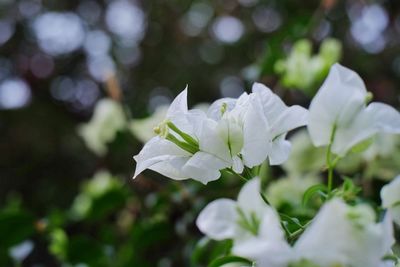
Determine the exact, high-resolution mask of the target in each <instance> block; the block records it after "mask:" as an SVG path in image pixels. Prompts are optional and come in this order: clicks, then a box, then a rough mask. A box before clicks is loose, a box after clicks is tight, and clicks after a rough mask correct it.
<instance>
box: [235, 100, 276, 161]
mask: <svg viewBox="0 0 400 267" xmlns="http://www.w3.org/2000/svg"><path fill="white" fill-rule="evenodd" d="M250 101H251V104H250V105H249V107H248V111H247V113H246V115H245V119H244V125H243V148H242V151H241V154H242V156H243V162H244V164H245V165H246V166H248V167H250V168H251V167H254V166H257V165H260V164H261V163H262V162H263V161H264V160H265V159H266V158H267V156H268V151H269V148H270V142H269V140H270V138H271V136H270V127H269V123H268V121H267V120H266V118H265V116H264V114H263V109H262V106H261V104H260V102H259V100H257V98H255V97H254V96H252V97H251V100H250Z"/></svg>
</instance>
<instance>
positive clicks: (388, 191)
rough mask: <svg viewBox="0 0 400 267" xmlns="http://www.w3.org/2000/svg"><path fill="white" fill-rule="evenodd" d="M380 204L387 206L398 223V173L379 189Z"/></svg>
mask: <svg viewBox="0 0 400 267" xmlns="http://www.w3.org/2000/svg"><path fill="white" fill-rule="evenodd" d="M381 199H382V206H383V207H384V208H387V209H388V210H389V211H390V213H391V214H392V216H393V220H394V221H395V222H396V223H397V224H398V225H400V175H398V176H397V177H396V178H394V180H393V181H391V182H390V183H389V184H387V185H385V186H384V187H383V188H382V190H381Z"/></svg>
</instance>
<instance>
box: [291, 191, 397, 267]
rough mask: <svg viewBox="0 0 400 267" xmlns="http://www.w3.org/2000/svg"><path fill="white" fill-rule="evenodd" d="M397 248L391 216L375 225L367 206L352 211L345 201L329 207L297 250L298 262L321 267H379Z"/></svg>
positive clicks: (317, 218) (330, 202)
mask: <svg viewBox="0 0 400 267" xmlns="http://www.w3.org/2000/svg"><path fill="white" fill-rule="evenodd" d="M393 244H394V238H393V225H392V221H391V218H390V215H386V216H385V218H384V219H383V221H382V222H380V223H375V213H374V211H373V210H372V208H370V207H369V206H367V205H359V206H356V207H350V206H348V205H346V204H345V203H344V202H343V201H342V200H339V199H334V200H331V201H329V202H328V203H326V204H325V205H324V206H323V207H322V209H321V210H320V212H319V213H318V214H317V216H316V217H315V218H314V221H313V222H312V223H311V225H310V226H309V228H307V230H306V231H305V232H304V233H303V235H302V236H301V237H300V239H299V240H298V241H297V242H296V244H295V246H294V250H295V253H296V254H297V258H298V260H300V259H305V260H309V261H311V262H313V263H315V264H317V265H318V266H320V267H331V266H354V267H376V266H379V265H380V264H382V263H383V261H382V258H383V257H384V255H386V254H387V253H388V252H389V251H390V248H391V246H392V245H393Z"/></svg>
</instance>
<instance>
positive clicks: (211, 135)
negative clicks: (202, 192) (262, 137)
mask: <svg viewBox="0 0 400 267" xmlns="http://www.w3.org/2000/svg"><path fill="white" fill-rule="evenodd" d="M214 127H215V125H214V124H213V121H212V120H209V119H207V117H206V115H205V113H204V112H203V111H201V110H188V107H187V89H185V90H184V91H183V92H182V93H180V94H179V95H178V96H177V97H176V98H175V100H174V101H173V102H172V103H171V105H170V107H169V109H168V111H167V114H166V119H165V120H164V122H162V123H161V124H160V125H159V126H158V127H156V131H157V132H158V133H159V136H156V137H153V138H152V139H150V141H149V142H147V143H146V144H145V145H144V147H143V149H142V150H141V151H140V153H139V154H138V155H136V156H135V157H134V159H135V160H136V162H137V165H136V171H135V175H134V177H136V176H137V175H139V174H140V173H141V172H142V171H144V170H145V169H151V170H154V171H156V172H159V173H161V174H163V175H164V176H167V177H169V178H172V179H175V180H184V179H189V178H193V179H195V180H198V181H200V182H202V183H204V184H206V183H208V182H209V181H213V180H216V179H218V178H219V177H220V175H221V173H220V171H219V170H221V169H224V168H226V167H228V166H229V163H228V162H226V161H225V158H219V157H217V156H216V153H215V152H216V151H219V150H222V151H223V150H224V146H225V144H224V143H223V142H222V141H221V138H219V137H218V136H216V134H215V132H214V131H211V130H210V129H213V128H214ZM225 150H226V149H225ZM226 153H228V152H226Z"/></svg>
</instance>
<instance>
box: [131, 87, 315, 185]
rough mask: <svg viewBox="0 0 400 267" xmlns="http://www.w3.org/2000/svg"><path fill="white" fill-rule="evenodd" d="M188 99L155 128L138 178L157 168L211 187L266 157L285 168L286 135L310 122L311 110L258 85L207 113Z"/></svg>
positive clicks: (183, 97) (179, 102) (142, 154)
mask: <svg viewBox="0 0 400 267" xmlns="http://www.w3.org/2000/svg"><path fill="white" fill-rule="evenodd" d="M186 97H187V90H186V89H185V91H184V92H182V93H181V94H180V95H178V96H177V98H176V99H175V100H174V101H173V102H172V104H171V106H170V107H169V109H168V111H167V115H166V119H165V121H164V122H163V123H161V124H160V125H159V126H158V127H157V128H156V129H157V131H158V133H159V135H158V136H157V137H154V138H152V139H150V141H149V142H148V143H146V144H145V146H144V147H143V149H142V151H141V152H140V153H139V154H138V155H137V156H135V157H134V159H135V160H136V162H137V166H136V171H135V177H136V176H137V175H138V174H139V173H141V172H142V171H143V170H145V169H152V170H154V171H157V172H159V173H161V174H163V175H165V176H167V177H170V178H172V179H177V180H182V179H188V178H193V179H195V180H198V181H200V182H202V183H205V184H206V183H207V182H209V181H213V180H216V179H218V178H219V177H220V175H221V174H220V171H221V170H223V169H227V168H228V169H229V170H231V171H233V172H236V173H242V172H243V170H244V168H245V166H247V167H249V168H252V167H254V166H257V165H260V164H261V163H262V162H263V161H264V160H266V159H267V157H269V161H270V163H271V164H281V163H282V162H283V161H285V160H286V159H287V158H288V155H289V151H290V143H289V142H288V141H286V140H285V135H286V133H287V131H290V130H292V129H294V128H297V127H300V126H303V125H305V124H306V122H307V113H308V112H307V110H306V109H304V108H302V107H300V106H293V107H287V106H286V105H285V104H284V103H283V102H282V100H281V99H280V98H279V97H278V96H276V95H274V94H273V93H272V92H271V90H270V89H268V88H267V87H265V86H263V85H261V84H257V83H256V84H254V86H253V92H252V93H251V94H246V93H244V94H242V95H241V96H240V97H239V98H238V99H232V98H223V99H220V100H217V101H216V102H214V103H213V104H212V105H211V106H210V108H209V110H208V111H207V112H204V111H202V110H199V109H191V110H189V109H188V107H187V100H186ZM255 106H256V107H255ZM257 127H258V128H257ZM255 128H257V129H256V131H254V129H255ZM258 141H259V142H260V143H259V145H257V142H258Z"/></svg>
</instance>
